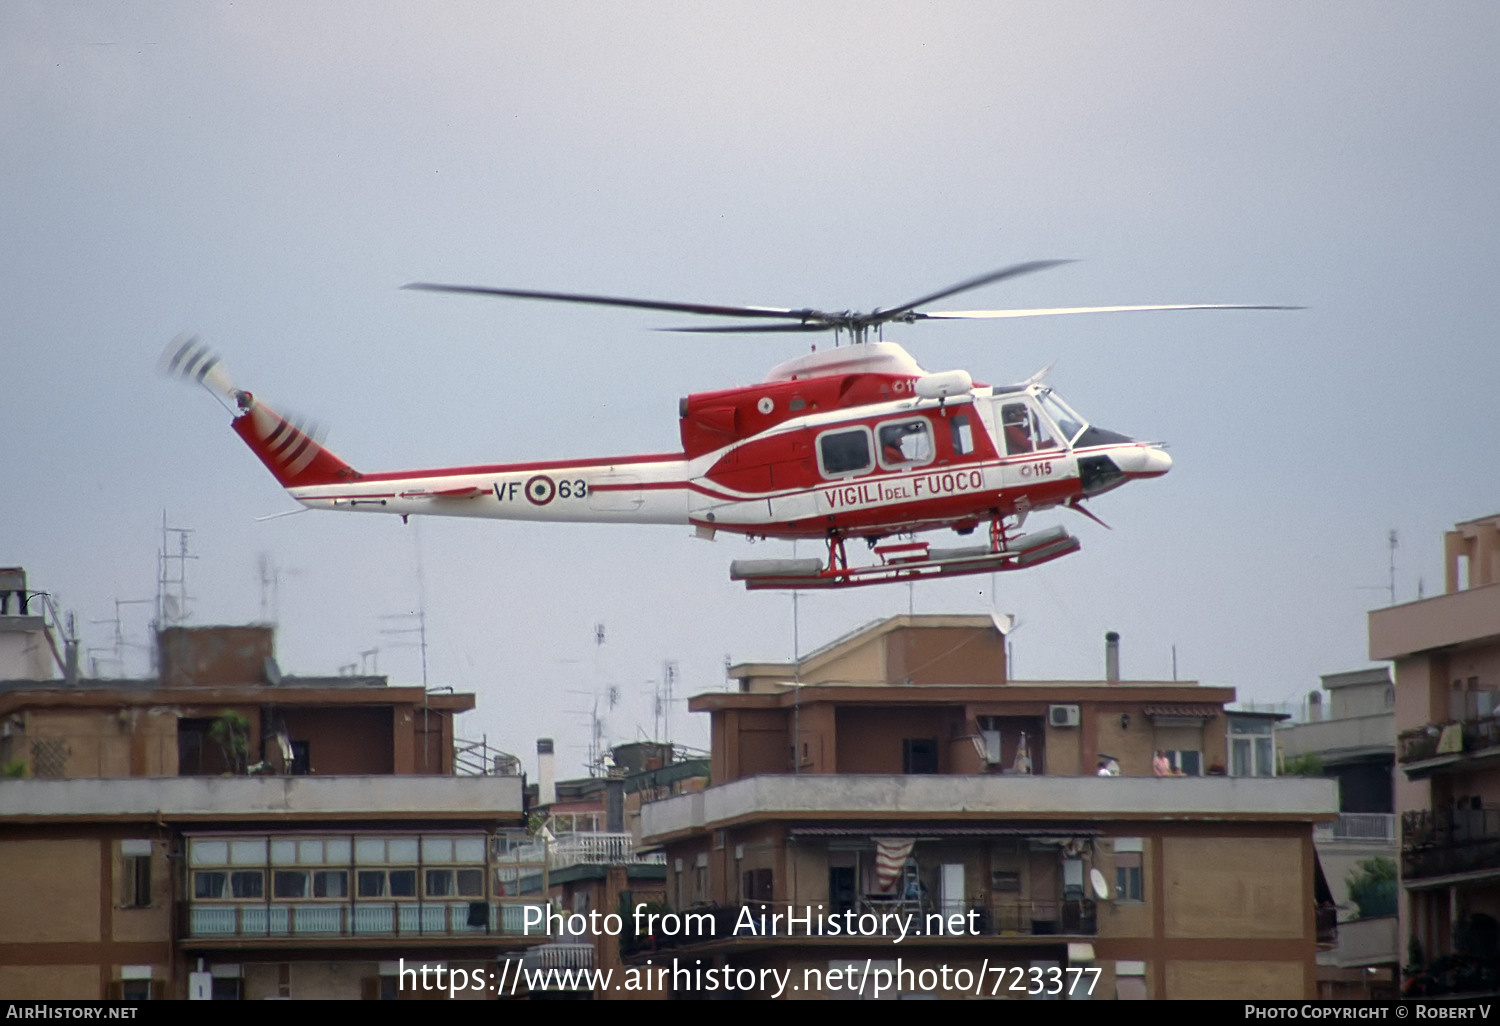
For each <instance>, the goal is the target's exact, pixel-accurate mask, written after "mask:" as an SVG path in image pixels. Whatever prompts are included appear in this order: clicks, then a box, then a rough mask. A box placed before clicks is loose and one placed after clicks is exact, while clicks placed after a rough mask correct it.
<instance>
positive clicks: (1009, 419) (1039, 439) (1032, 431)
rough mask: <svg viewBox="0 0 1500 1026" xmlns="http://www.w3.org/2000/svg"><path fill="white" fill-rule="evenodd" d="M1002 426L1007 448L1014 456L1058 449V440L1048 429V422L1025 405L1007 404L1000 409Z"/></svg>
mask: <svg viewBox="0 0 1500 1026" xmlns="http://www.w3.org/2000/svg"><path fill="white" fill-rule="evenodd" d="M1000 424H1001V427H1002V428H1003V432H1002V433H1003V434H1004V435H1005V448H1006V451H1007V452H1009V453H1010V454H1011V455H1012V456H1017V455H1020V454H1022V453H1028V452H1035V451H1037V450H1038V449H1055V448H1057V439H1055V438H1053V437H1052V432H1051V431H1049V430H1048V429H1047V422H1046V421H1045V420H1044V419H1043V418H1041V417H1038V416H1037V415H1036V414H1034V413H1033V412H1032V411H1031V408H1030V407H1029V406H1027V405H1026V404H1025V403H1006V404H1005V405H1004V406H1002V407H1001V408H1000Z"/></svg>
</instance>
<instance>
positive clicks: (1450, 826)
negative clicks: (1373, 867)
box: [1401, 808, 1500, 880]
mask: <svg viewBox="0 0 1500 1026" xmlns="http://www.w3.org/2000/svg"><path fill="white" fill-rule="evenodd" d="M1401 835H1402V844H1401V864H1402V873H1401V875H1402V878H1403V879H1405V880H1415V879H1421V878H1423V877H1433V876H1449V875H1452V874H1456V873H1472V872H1478V871H1481V870H1487V869H1488V870H1493V869H1496V868H1497V867H1500V809H1483V808H1481V809H1444V810H1440V811H1436V812H1432V811H1427V810H1425V809H1424V810H1417V811H1414V812H1406V813H1403V814H1402V816H1401Z"/></svg>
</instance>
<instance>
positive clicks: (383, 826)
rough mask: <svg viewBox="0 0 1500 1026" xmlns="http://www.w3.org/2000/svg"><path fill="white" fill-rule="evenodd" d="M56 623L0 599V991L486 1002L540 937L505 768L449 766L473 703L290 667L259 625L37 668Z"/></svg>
mask: <svg viewBox="0 0 1500 1026" xmlns="http://www.w3.org/2000/svg"><path fill="white" fill-rule="evenodd" d="M15 608H16V607H15V606H14V605H11V606H10V609H15ZM48 631H49V624H48V623H47V622H45V621H44V620H43V619H42V617H40V616H33V615H29V611H26V612H25V613H24V614H23V615H19V616H18V615H16V614H15V613H13V612H10V611H9V610H4V609H0V660H4V662H3V663H0V765H3V766H4V767H5V769H6V776H5V778H4V779H0V866H3V867H4V872H3V873H0V908H4V909H5V910H6V913H5V915H4V916H0V994H4V995H6V996H7V997H11V998H27V999H31V998H53V999H99V998H110V997H114V998H121V997H123V998H132V999H149V998H228V999H233V998H243V999H254V998H265V997H290V998H312V997H329V998H361V997H369V998H377V997H403V998H405V997H419V998H420V997H436V996H441V997H443V998H444V999H446V998H447V997H448V996H449V991H448V987H449V986H451V985H452V983H453V982H454V981H455V980H457V979H458V978H459V977H458V976H457V975H456V974H457V973H458V972H459V971H462V973H463V977H462V980H463V986H462V987H460V988H457V990H456V992H455V996H457V997H468V998H482V997H489V996H492V987H491V984H492V982H493V980H494V970H495V969H496V968H497V966H498V965H499V964H500V963H501V961H502V960H504V959H507V958H509V957H511V955H512V954H515V955H517V957H519V952H520V951H521V950H522V949H524V948H525V947H528V946H530V945H533V944H536V943H537V942H538V940H539V938H538V936H537V935H536V933H535V932H534V931H533V932H530V933H528V932H527V931H526V929H525V925H526V919H527V910H528V909H536V908H539V907H540V906H541V905H542V904H543V903H544V902H545V900H546V876H545V873H546V867H545V864H544V863H542V862H540V861H534V860H531V859H530V858H529V857H528V856H527V854H526V845H527V843H528V842H529V840H530V838H529V837H528V835H527V834H526V831H525V829H524V806H523V794H522V782H521V779H520V778H519V777H516V776H496V775H485V776H466V777H460V776H454V775H453V773H454V760H453V721H454V717H455V716H456V714H457V713H459V712H462V711H464V710H467V709H471V708H473V706H474V696H473V695H467V694H451V693H433V692H429V691H424V690H423V689H422V688H420V687H417V688H411V687H391V686H389V685H388V684H387V682H386V681H385V680H384V679H383V678H379V677H334V678H325V677H295V676H290V675H283V674H282V673H281V672H280V670H279V668H278V667H277V666H276V662H275V659H274V656H273V653H272V648H271V646H272V635H271V630H270V628H268V627H264V626H256V627H229V628H200V629H185V628H176V629H172V630H168V631H164V632H162V634H161V636H160V639H159V654H158V665H159V666H160V671H159V672H158V674H157V675H155V676H154V677H151V678H148V679H112V680H90V679H79V678H76V677H71V676H69V675H67V673H66V669H67V667H68V666H69V665H70V663H69V661H68V660H67V659H65V658H59V659H57V660H56V666H57V667H58V668H59V669H62V670H63V671H64V675H62V676H53V675H51V674H50V673H48V674H47V675H43V674H42V673H41V672H39V670H48V669H49V668H50V665H49V662H48V660H47V659H45V658H41V657H39V656H38V655H37V653H38V652H41V653H46V652H47V651H48V650H49V649H52V648H55V647H56V645H55V641H56V639H55V638H48V637H47V634H48ZM71 665H75V666H76V662H75V663H72V664H71ZM18 670H19V671H20V673H19V675H18V672H17V671H18ZM543 939H544V938H543ZM424 965H425V966H426V967H427V968H428V970H429V971H428V973H427V974H426V975H425V976H423V975H421V973H420V970H421V969H422V967H423V966H424ZM403 968H404V969H407V970H415V971H413V972H411V973H410V974H408V975H403V973H402V969H403ZM438 969H442V970H443V974H442V976H441V977H439V975H438V974H437V970H438ZM440 980H441V983H442V984H443V985H445V986H444V989H443V990H442V992H441V993H439V991H438V990H437V989H436V988H437V986H438V985H439V981H440ZM423 984H426V985H428V987H430V988H432V989H424V987H423Z"/></svg>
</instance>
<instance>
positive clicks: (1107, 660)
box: [1104, 631, 1120, 684]
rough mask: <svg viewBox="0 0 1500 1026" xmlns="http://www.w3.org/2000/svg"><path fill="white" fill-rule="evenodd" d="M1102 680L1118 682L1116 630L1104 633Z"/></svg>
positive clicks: (1118, 649) (1117, 638)
mask: <svg viewBox="0 0 1500 1026" xmlns="http://www.w3.org/2000/svg"><path fill="white" fill-rule="evenodd" d="M1104 680H1105V682H1106V683H1109V684H1118V683H1120V635H1119V632H1117V631H1110V632H1109V633H1108V634H1106V635H1104Z"/></svg>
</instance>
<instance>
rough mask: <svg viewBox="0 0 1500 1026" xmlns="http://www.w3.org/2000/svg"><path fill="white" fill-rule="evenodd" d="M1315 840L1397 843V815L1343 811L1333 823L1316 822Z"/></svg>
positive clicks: (1345, 842)
mask: <svg viewBox="0 0 1500 1026" xmlns="http://www.w3.org/2000/svg"><path fill="white" fill-rule="evenodd" d="M1313 840H1314V841H1315V842H1322V843H1330V842H1331V843H1335V844H1349V843H1354V844H1395V843H1396V817H1395V814H1394V813H1389V812H1341V813H1339V818H1338V819H1337V820H1335V821H1334V822H1332V823H1314V824H1313Z"/></svg>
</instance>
